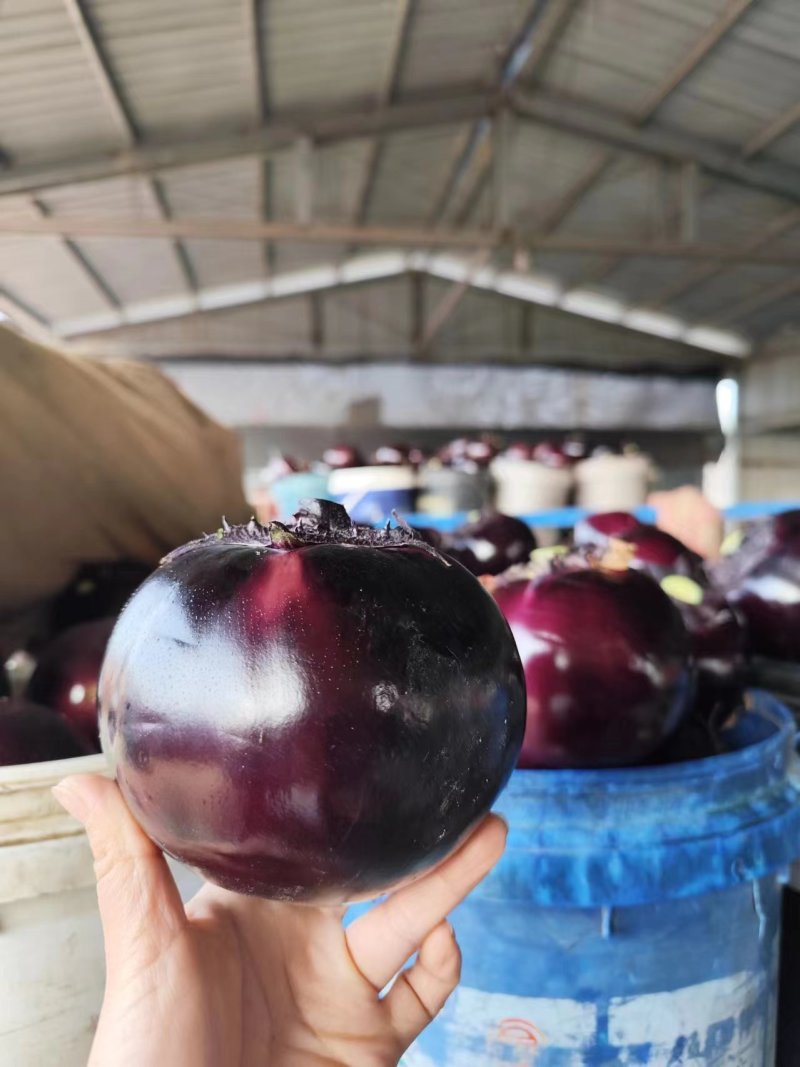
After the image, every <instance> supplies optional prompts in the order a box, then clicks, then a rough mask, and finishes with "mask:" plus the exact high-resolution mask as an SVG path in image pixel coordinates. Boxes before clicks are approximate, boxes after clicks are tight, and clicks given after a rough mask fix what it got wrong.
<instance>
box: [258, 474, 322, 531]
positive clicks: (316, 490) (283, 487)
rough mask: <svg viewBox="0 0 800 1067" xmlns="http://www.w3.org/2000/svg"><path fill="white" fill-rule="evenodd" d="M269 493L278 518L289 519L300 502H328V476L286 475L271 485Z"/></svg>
mask: <svg viewBox="0 0 800 1067" xmlns="http://www.w3.org/2000/svg"><path fill="white" fill-rule="evenodd" d="M270 492H271V494H272V499H273V500H274V501H275V503H276V504H277V507H278V518H279V519H284V520H285V519H291V517H292V515H294V513H295V512H296V511H297V509H298V507H299V506H300V501H301V500H314V499H319V500H330V494H329V493H328V475H327V474H315V473H314V472H313V471H301V472H300V473H298V474H287V475H286V476H285V477H283V478H279V479H278V480H277V481H276V482H274V483H273V485H272V489H271V490H270Z"/></svg>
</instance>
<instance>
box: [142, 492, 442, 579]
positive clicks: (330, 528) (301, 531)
mask: <svg viewBox="0 0 800 1067" xmlns="http://www.w3.org/2000/svg"><path fill="white" fill-rule="evenodd" d="M395 520H396V521H397V523H398V525H396V526H391V525H390V524H389V523H387V524H386V527H385V529H383V530H373V529H372V528H366V527H363V526H357V525H356V524H355V523H354V522H353V521H352V519H351V518H350V516H349V515H348V514H347V512H346V511H345V509H344V508H343V507H342V505H341V504H336V503H334V502H333V501H331V500H302V501H301V502H300V508H299V510H298V511H297V512H296V513H295V515H294V516H293V518H292V519H291V521H290V522H288V523H283V522H270V523H267V524H266V525H264V524H262V523H260V522H257V521H256V520H255V519H250V521H249V522H247V523H242V524H240V525H235V526H231V525H230V523H228V522H227V521H226V520H225V519H224V518H223V520H222V526H221V527H220V528H219V529H218V530H217V531H216V533H213V534H205V535H204V536H203V537H199V538H197V539H196V540H194V541H190V542H189V543H188V544H185V545H181V546H180V547H179V548H176V549H174V550H173V551H172V552H170V553H169V555H167V556H165V557H164V559H162V561H161V562H162V563H171V562H172V561H173V560H175V559H177V558H178V557H180V556H182V555H184V553H186V552H188V551H190V550H193V549H194V548H196V547H197V546H199V545H208V546H210V545H212V544H225V545H242V546H246V547H250V548H271V549H278V550H282V551H292V550H295V549H298V548H304V547H306V546H309V545H351V546H358V547H363V548H417V549H420V550H421V551H424V552H427V553H428V555H431V556H435V557H436V558H437V559H439V560H441V561H442V562H443V563H445V564H446V565H447V566H450V562H449V560H447V559H445V558H444V556H442V555H441V553H439V552H437V551H436V549H435V548H433V546H432V545H429V544H428V543H427V542H425V541H422V540H421V539H420V538H418V537H417V536H416V534H415V533H414V531H413V530H412V528H411V527H410V526H409V525H408V523H407V522H405V520H404V519H401V518H400V517H399V516H398V515H395Z"/></svg>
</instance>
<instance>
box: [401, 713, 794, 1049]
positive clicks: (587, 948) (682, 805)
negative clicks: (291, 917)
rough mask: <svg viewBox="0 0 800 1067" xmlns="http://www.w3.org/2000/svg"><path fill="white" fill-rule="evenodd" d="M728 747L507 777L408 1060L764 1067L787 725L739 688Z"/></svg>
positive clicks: (786, 851)
mask: <svg viewBox="0 0 800 1067" xmlns="http://www.w3.org/2000/svg"><path fill="white" fill-rule="evenodd" d="M750 703H751V705H752V706H751V709H750V711H749V712H748V713H747V714H746V715H745V716H743V717H742V719H741V720H740V722H739V724H738V725H737V726H736V727H735V728H734V730H733V731H731V733H730V737H729V742H730V743H731V744H732V745H733V746H734V747H735V751H733V752H730V753H727V754H725V755H722V756H716V757H713V758H710V759H705V760H697V761H695V762H690V763H681V764H673V765H668V766H658V767H649V768H631V769H621V770H603V771H517V772H516V773H515V774H514V775H513V776H512V779H511V782H510V783H509V786H508V789H507V790H506V791H505V793H504V794H503V795H502V797H501V798H500V801H499V802H498V810H499V811H501V812H502V813H503V814H504V815H505V816H506V818H507V819H508V821H509V825H510V831H509V842H508V848H507V851H506V854H505V856H504V857H503V859H502V860H501V862H500V864H499V865H498V867H497V868H496V869H495V871H494V872H493V873H492V874H491V875H490V876H489V877H488V878H487V879H486V880H485V881H484V882H483V883H482V884H481V885H480V886H479V887H478V888H477V889H476V890H475V892H474V893H473V894H472V895H471V896H470V898H469V899H468V900H467V901H466V902H465V903H464V904H463V905H462V906H461V907H460V908H458V909H457V910H456V912H455V913H454V915H453V917H452V921H453V925H454V927H455V930H456V935H457V937H458V941H459V943H460V945H461V948H462V951H463V954H464V967H463V973H462V982H461V985H460V987H459V988H458V990H456V992H455V993H454V994H453V996H452V997H451V999H450V1001H449V1002H448V1004H447V1005H446V1007H445V1009H444V1011H443V1012H442V1014H441V1015H440V1016H439V1017H438V1018H437V1019H436V1020H435V1021H434V1023H433V1024H432V1025H431V1026H430V1027H429V1028H428V1029H427V1030H426V1031H425V1032H424V1033H423V1034H422V1036H421V1037H420V1038H419V1040H418V1041H417V1042H416V1044H415V1045H414V1046H413V1047H412V1048H411V1049H410V1050H409V1052H407V1053H406V1055H405V1057H404V1058H403V1060H402V1064H403V1067H492V1065H495V1064H498V1065H499V1064H503V1065H505V1064H535V1067H600V1065H603V1067H612V1065H613V1067H623V1065H625V1067H627V1065H632V1064H637V1065H648V1067H700V1065H708V1067H711V1065H713V1067H723V1065H724V1067H734V1065H735V1067H769V1065H771V1064H772V1063H773V1062H774V1046H775V1006H776V999H777V988H776V987H777V981H776V976H777V967H778V943H779V935H780V893H781V883H782V881H783V879H784V878H785V875H786V871H787V868H788V865H789V863H790V861H791V860H792V859H793V858H795V857H797V856H798V855H800V806H799V801H800V779H799V777H798V761H797V757H796V755H795V748H794V742H795V724H794V721H793V719H792V717H791V715H790V714H789V712H788V711H786V710H785V709H784V708H783V707H782V706H781V705H780V704H779V703H778V702H777V701H775V700H774V698H772V697H770V696H768V695H767V694H764V693H755V694H753V695H751V697H750Z"/></svg>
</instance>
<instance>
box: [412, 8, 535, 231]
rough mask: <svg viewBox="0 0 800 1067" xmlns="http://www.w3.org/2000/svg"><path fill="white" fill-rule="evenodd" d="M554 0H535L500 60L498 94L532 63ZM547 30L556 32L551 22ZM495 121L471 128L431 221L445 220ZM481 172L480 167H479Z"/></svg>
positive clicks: (491, 146) (484, 120) (490, 149)
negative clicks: (543, 25)
mask: <svg viewBox="0 0 800 1067" xmlns="http://www.w3.org/2000/svg"><path fill="white" fill-rule="evenodd" d="M550 6H551V0H533V3H531V4H530V6H529V7H528V10H527V12H526V14H525V17H524V19H523V20H522V23H521V25H520V27H519V29H518V30H517V32H516V33H515V34H514V36H513V37H512V39H511V41H510V42H509V44H508V47H507V48H506V51H505V55H504V56H503V59H502V62H501V64H500V71H499V73H498V77H497V81H496V85H495V91H496V93H497V94H498V96H499V97H501V96H503V95H505V94H506V93H508V92H509V91H510V90H511V89H512V88H513V86H514V84H515V83H516V82H517V80H518V79H519V77H520V75H521V74H522V72H523V71H524V70H525V69H526V67H527V68H530V67H531V66H532V65H533V61H534V58H535V55H536V44H537V41H538V33H539V28H540V24H541V23H542V21H543V19H544V18H545V16H546V15H547V13H548V11H549V10H550ZM547 29H548V32H549V33H550V34H551V35H552V33H553V32H554V30H553V27H552V25H548V27H547ZM492 129H493V124H492V122H491V121H490V120H489V119H488V118H485V117H484V118H481V119H479V120H478V121H477V122H476V123H475V124H474V125H473V127H472V129H471V130H470V131H469V134H468V135H467V137H466V138H465V140H464V144H463V147H462V148H461V149H460V150H459V151H458V152H457V153H456V157H455V159H454V161H453V165H452V167H451V168H450V171H449V172H448V175H447V179H446V180H445V183H444V187H443V188H442V190H441V191H440V193H439V196H438V197H437V199H436V202H435V204H434V206H433V208H432V209H431V213H430V215H429V217H428V224H429V225H431V226H438V225H439V223H440V222H441V221H442V218H443V217H444V214H445V212H446V211H447V207H448V204H449V203H450V202H451V200H452V199H453V197H454V196H455V194H456V192H457V191H458V188H459V186H460V185H461V183H462V181H464V179H465V178H466V176H467V174H469V172H470V170H471V169H472V166H473V163H475V162H476V160H480V159H481V149H482V148H483V146H484V145H485V144H486V143H487V142H488V141H489V134H490V133H491V131H492ZM488 154H489V160H488V164H487V166H488V167H490V168H491V167H492V155H493V143H490V144H489V153H488ZM479 173H480V169H479Z"/></svg>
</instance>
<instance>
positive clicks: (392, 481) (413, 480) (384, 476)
mask: <svg viewBox="0 0 800 1067" xmlns="http://www.w3.org/2000/svg"><path fill="white" fill-rule="evenodd" d="M328 491H329V493H330V495H331V496H332V497H333V499H334V500H338V502H339V503H340V504H343V505H344V507H345V508H346V509H347V512H348V514H349V515H350V518H351V519H353V521H354V522H369V523H376V522H380V521H381V520H383V519H385V518H387V517H388V516H389V515H391V514H392V512H393V511H399V512H401V513H402V512H406V511H413V510H414V505H415V501H416V494H417V475H416V471H415V470H414V469H413V467H390V466H386V467H382V466H375V467H343V468H341V469H340V470H334V471H331V473H330V476H329V478H328Z"/></svg>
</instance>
